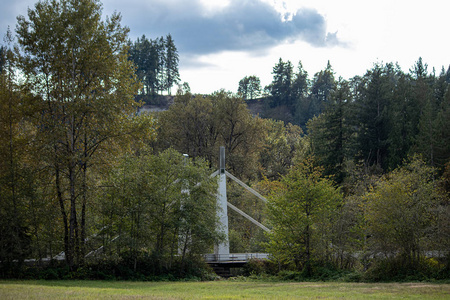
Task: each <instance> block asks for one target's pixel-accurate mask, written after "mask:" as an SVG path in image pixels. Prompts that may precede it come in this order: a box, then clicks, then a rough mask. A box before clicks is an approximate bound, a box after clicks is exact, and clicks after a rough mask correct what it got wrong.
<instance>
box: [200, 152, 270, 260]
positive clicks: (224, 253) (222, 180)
mask: <svg viewBox="0 0 450 300" xmlns="http://www.w3.org/2000/svg"><path fill="white" fill-rule="evenodd" d="M211 176H219V179H218V182H219V188H218V191H217V202H218V203H217V204H218V211H217V215H218V217H219V222H220V224H219V226H220V230H221V231H222V232H223V234H224V235H225V240H224V241H223V242H222V243H220V244H218V245H216V246H215V247H214V258H215V260H216V261H229V260H232V259H234V257H235V256H236V255H237V254H230V245H229V240H228V207H229V208H231V209H232V210H234V211H236V212H237V213H238V214H240V215H241V216H243V217H244V218H246V219H248V220H249V221H251V222H252V223H253V224H255V225H256V226H258V227H260V228H261V229H263V230H265V231H270V229H269V228H267V227H266V226H264V225H263V224H261V223H259V222H258V221H256V220H255V219H253V218H252V217H250V216H249V215H247V214H246V213H245V212H243V211H242V210H240V209H239V208H237V207H236V206H234V205H233V204H231V203H229V202H228V201H227V177H228V178H230V179H232V180H234V181H235V182H237V183H238V184H239V185H241V186H242V187H244V188H245V189H246V190H248V191H249V192H251V193H252V194H253V195H255V196H256V197H258V198H259V199H261V200H262V201H264V202H267V199H266V198H264V197H263V196H261V195H260V194H259V193H258V192H257V191H255V190H254V189H252V188H251V187H249V186H248V185H246V184H245V183H243V182H242V181H241V180H239V179H237V178H236V177H234V176H233V175H232V174H230V173H228V172H227V171H226V170H225V147H223V146H222V147H220V163H219V170H218V171H216V172H214V173H213V174H211ZM257 255H259V256H261V257H264V258H267V254H265V253H259V254H258V253H253V254H252V256H253V257H254V256H257ZM238 257H239V258H241V255H239V256H238ZM209 259H210V260H211V258H209Z"/></svg>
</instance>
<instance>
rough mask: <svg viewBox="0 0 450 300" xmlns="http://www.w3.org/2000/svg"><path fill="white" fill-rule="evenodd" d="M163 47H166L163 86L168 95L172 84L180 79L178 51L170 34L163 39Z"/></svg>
mask: <svg viewBox="0 0 450 300" xmlns="http://www.w3.org/2000/svg"><path fill="white" fill-rule="evenodd" d="M165 48H166V56H165V57H166V60H165V66H164V67H165V75H166V78H165V81H166V82H165V86H166V88H167V91H168V92H169V95H170V94H171V92H170V91H171V88H172V86H173V85H174V84H177V83H178V82H179V81H180V73H179V72H178V61H179V57H178V51H177V48H176V47H175V42H174V40H173V39H172V36H171V35H170V34H169V35H167V37H166V40H165Z"/></svg>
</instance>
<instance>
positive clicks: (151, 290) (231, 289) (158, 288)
mask: <svg viewBox="0 0 450 300" xmlns="http://www.w3.org/2000/svg"><path fill="white" fill-rule="evenodd" d="M0 299H2V300H4V299H450V284H430V283H337V282H308V283H288V282H278V283H277V282H275V283H273V282H242V281H231V280H228V281H213V282H123V281H0Z"/></svg>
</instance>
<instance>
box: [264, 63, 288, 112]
mask: <svg viewBox="0 0 450 300" xmlns="http://www.w3.org/2000/svg"><path fill="white" fill-rule="evenodd" d="M293 68H294V67H293V65H292V63H291V62H290V61H289V60H288V61H287V62H284V61H283V60H282V59H281V58H280V59H279V61H278V63H277V64H276V65H275V66H274V67H273V71H272V74H273V81H272V83H271V84H270V85H269V90H270V94H271V102H270V106H271V107H277V106H281V105H286V106H287V107H292V105H293V104H294V102H293V99H292V95H291V84H292V81H293V79H294V75H293Z"/></svg>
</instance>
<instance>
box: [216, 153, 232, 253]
mask: <svg viewBox="0 0 450 300" xmlns="http://www.w3.org/2000/svg"><path fill="white" fill-rule="evenodd" d="M218 181H219V188H218V191H217V204H218V211H217V215H218V217H219V226H220V230H221V231H222V233H223V234H224V235H225V239H224V241H223V242H221V243H220V244H218V245H216V246H215V247H214V254H215V255H217V257H218V258H220V257H223V258H225V257H227V256H229V255H230V244H229V240H228V208H227V176H226V174H225V147H223V146H221V147H220V158H219V180H218ZM227 259H228V258H227Z"/></svg>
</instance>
